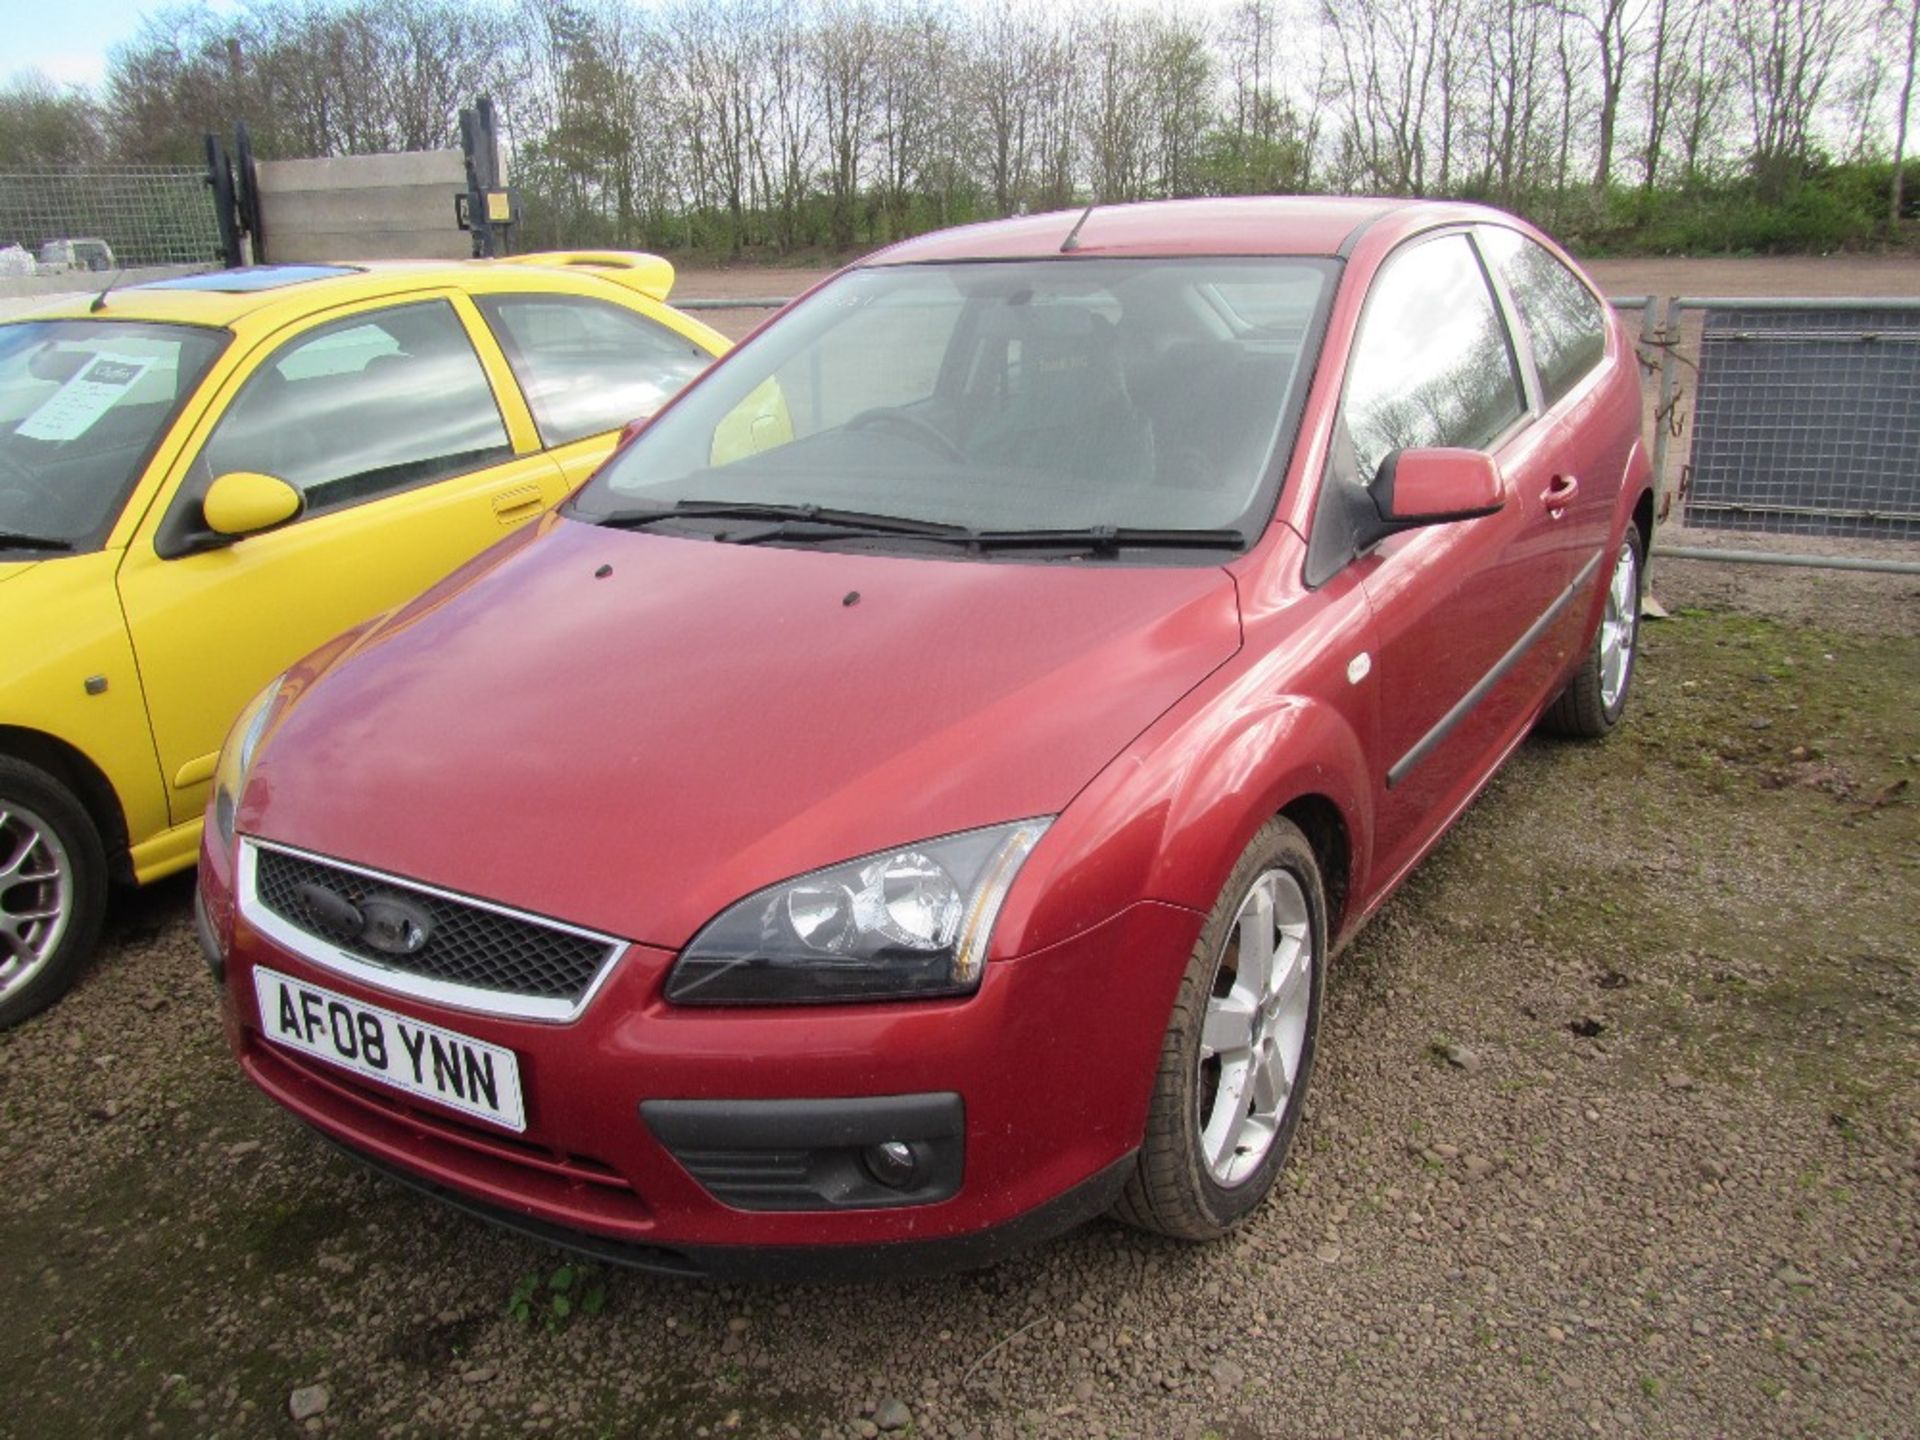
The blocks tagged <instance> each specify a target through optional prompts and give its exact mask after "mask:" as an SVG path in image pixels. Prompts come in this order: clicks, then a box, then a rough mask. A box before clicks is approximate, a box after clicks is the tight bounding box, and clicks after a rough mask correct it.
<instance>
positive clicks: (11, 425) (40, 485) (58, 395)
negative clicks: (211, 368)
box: [0, 320, 228, 560]
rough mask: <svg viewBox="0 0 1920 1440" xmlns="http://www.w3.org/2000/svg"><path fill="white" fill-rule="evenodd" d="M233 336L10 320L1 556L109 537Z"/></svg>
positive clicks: (2, 348) (3, 347)
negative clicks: (184, 406)
mask: <svg viewBox="0 0 1920 1440" xmlns="http://www.w3.org/2000/svg"><path fill="white" fill-rule="evenodd" d="M227 338H228V336H227V334H226V332H225V331H220V330H204V329H199V328H196V327H193V326H186V325H153V324H142V323H139V322H134V321H120V320H28V321H22V322H18V323H15V324H11V325H0V556H4V557H5V558H7V559H9V560H12V559H18V558H20V552H25V551H28V550H41V551H59V550H80V549H88V548H91V547H92V546H94V545H96V544H98V543H99V541H100V540H101V539H103V538H104V537H105V534H106V532H107V531H108V530H109V529H111V528H112V525H113V521H114V519H115V517H116V516H117V515H118V514H119V512H120V507H121V505H122V504H124V503H125V501H126V498H127V493H128V492H129V491H130V490H131V489H132V488H133V484H134V481H135V480H137V479H138V478H139V475H140V471H141V468H142V467H143V466H144V465H145V464H146V461H147V457H148V456H149V455H151V454H152V453H153V448H154V446H155V445H156V444H157V443H158V442H159V439H160V436H161V435H162V434H163V433H165V430H166V427H167V425H168V424H169V423H170V422H171V421H172V419H173V416H174V415H175V413H176V412H177V411H178V410H179V408H180V405H181V403H182V402H183V401H184V400H185V399H186V397H187V396H188V395H189V394H191V393H192V391H193V388H194V387H195V386H196V385H198V384H199V383H200V377H201V376H202V375H204V374H205V373H206V370H207V366H208V365H210V364H211V363H212V362H213V358H214V356H216V355H218V354H219V353H220V350H221V348H222V347H223V346H224V345H225V343H226V341H227ZM36 542H37V543H36Z"/></svg>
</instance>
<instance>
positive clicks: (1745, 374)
mask: <svg viewBox="0 0 1920 1440" xmlns="http://www.w3.org/2000/svg"><path fill="white" fill-rule="evenodd" d="M1685 303H1686V302H1684V301H1683V302H1682V304H1685ZM1685 510H1686V523H1687V524H1689V525H1698V526H1706V527H1710V528H1715V529H1727V530H1765V531H1773V532H1778V533H1788V534H1802V535H1842V536H1873V537H1878V538H1882V539H1911V538H1915V537H1920V309H1911V308H1906V307H1902V308H1898V309H1893V308H1886V309H1882V308H1868V307H1862V308H1858V309H1842V308H1838V307H1829V306H1823V307H1821V308H1819V309H1794V308H1787V307H1780V306H1775V307H1769V306H1768V305H1767V304H1766V303H1765V302H1764V301H1756V302H1754V304H1753V305H1752V307H1750V308H1727V309H1718V308H1716V309H1713V310H1709V311H1708V312H1707V315H1706V323H1705V327H1704V329H1703V331H1702V334H1701V340H1700V376H1699V382H1698V387H1697V390H1696V397H1695V408H1694V433H1693V460H1692V465H1691V466H1690V473H1689V476H1688V481H1687V486H1686V500H1685Z"/></svg>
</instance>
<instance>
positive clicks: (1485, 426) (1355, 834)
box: [198, 199, 1653, 1275]
mask: <svg viewBox="0 0 1920 1440" xmlns="http://www.w3.org/2000/svg"><path fill="white" fill-rule="evenodd" d="M1639 421H1640V394H1639V388H1638V384H1637V378H1636V372H1635V364H1634V359H1633V355H1632V353H1631V351H1630V349H1629V347H1628V344H1627V341H1626V338H1625V336H1624V334H1623V332H1622V330H1621V328H1620V326H1619V324H1618V322H1617V321H1615V320H1614V319H1613V317H1612V316H1611V313H1610V312H1609V310H1608V309H1607V307H1606V305H1605V304H1604V302H1603V301H1602V299H1601V297H1600V296H1599V295H1598V294H1597V293H1596V292H1595V291H1594V289H1593V287H1592V286H1591V284H1590V283H1589V282H1588V281H1587V280H1585V279H1584V278H1583V277H1582V276H1581V275H1580V273H1579V271H1578V270H1577V269H1575V268H1574V267H1573V266H1572V264H1571V263H1570V262H1569V261H1568V260H1567V258H1566V257H1565V256H1564V255H1563V254H1562V253H1561V252H1560V251H1559V250H1557V249H1556V248H1554V247H1553V246H1552V245H1551V244H1550V243H1548V242H1547V241H1545V240H1544V239H1542V238H1541V237H1540V236H1539V235H1538V234H1536V233H1535V232H1534V231H1532V230H1531V229H1529V228H1528V227H1526V226H1525V225H1523V224H1521V223H1519V222H1517V221H1515V220H1513V219H1511V218H1510V217H1508V216H1505V215H1501V214H1497V213H1495V212H1492V211H1487V210H1482V209H1477V208H1472V207H1464V206H1454V205H1434V204H1402V203H1393V202H1385V201H1372V200H1312V201H1306V200H1279V199H1267V200H1229V201H1199V202H1190V203H1179V204H1167V205H1144V206H1134V207H1124V208H1111V209H1094V210H1091V211H1089V212H1087V213H1086V214H1084V215H1072V214H1069V215H1046V216H1036V217H1032V218H1025V219H1019V220H1011V221H1007V222H1004V223H1000V224H993V225H984V226H978V227H974V228H970V229H964V230H957V231H950V232H947V233H943V234H938V235H933V236H929V237H926V238H924V239H921V240H916V241H912V242H909V243H907V244H904V245H901V246H898V247H896V248H894V249H892V250H889V251H886V252H884V253H883V254H881V255H878V256H876V257H874V258H872V259H870V260H868V261H865V262H862V263H861V264H859V265H857V266H855V267H853V268H852V269H849V270H847V271H844V272H842V273H841V274H839V275H837V276H836V277H834V278H833V279H831V280H829V281H827V282H826V283H825V284H823V285H821V286H820V287H819V288H818V289H816V290H814V291H813V292H812V293H811V294H809V295H808V296H806V297H805V298H804V299H803V300H801V301H800V302H799V303H797V304H795V305H793V306H792V307H790V308H789V309H788V310H787V311H786V312H784V313H783V314H782V315H780V316H779V318H778V319H776V320H775V321H774V322H773V323H771V324H770V325H768V326H767V327H766V328H765V329H764V330H763V331H762V332H761V333H760V334H758V335H757V336H756V337H755V338H754V339H753V340H751V341H750V342H749V343H747V344H746V345H744V346H742V347H741V348H740V349H738V350H736V351H735V352H734V353H733V354H732V355H731V356H729V357H728V358H727V359H726V360H724V361H722V362H721V363H720V364H718V365H717V366H715V367H714V368H713V369H712V370H711V371H709V372H708V374H707V375H706V376H705V377H704V378H703V379H701V380H699V381H698V382H696V383H695V384H694V385H693V386H691V387H690V388H689V389H688V390H686V391H685V392H684V393H683V394H682V395H681V396H680V398H679V399H678V400H677V401H676V402H675V403H674V404H672V405H671V406H670V407H669V408H667V409H666V410H665V411H663V412H662V413H661V414H660V415H659V416H658V417H657V418H656V419H655V420H654V421H653V423H652V424H651V425H650V426H648V427H647V429H646V430H645V431H643V432H642V433H641V434H639V435H638V436H637V437H636V438H635V439H634V440H633V441H632V442H631V443H629V444H628V445H627V446H626V447H625V448H624V449H622V450H621V451H619V452H618V453H616V455H615V456H614V457H613V458H612V459H611V460H610V461H609V462H608V463H607V464H606V466H605V467H604V468H603V469H602V470H601V472H600V473H599V474H598V476H597V477H596V478H595V479H593V480H592V481H591V482H589V483H588V484H587V486H586V487H585V488H584V489H582V490H581V491H580V492H579V493H578V494H577V495H576V496H575V497H574V499H573V500H572V501H571V502H569V504H568V505H567V506H566V507H565V508H564V510H563V511H561V512H560V513H557V514H555V515H553V516H550V517H548V519H547V520H546V521H545V522H543V523H542V524H540V525H539V526H537V527H531V528H530V529H529V530H527V531H525V532H523V533H521V534H519V535H517V536H515V537H513V538H511V539H509V540H507V541H506V542H504V543H503V544H501V545H500V546H498V547H497V548H495V549H494V550H492V551H490V552H488V553H487V554H486V555H484V556H482V557H481V558H480V559H478V560H476V561H474V562H473V563H471V564H470V565H468V566H467V567H466V568H465V569H464V570H462V571H460V572H458V573H456V574H455V575H454V576H452V577H451V578H450V579H448V580H447V581H446V582H444V583H443V584H441V585H440V586H438V587H437V588H435V589H434V590H432V591H430V592H429V593H428V594H426V595H425V596H423V597H422V598H421V599H419V600H417V601H415V602H414V603H412V604H411V605H408V606H406V607H404V608H402V609H401V610H399V611H396V612H394V613H393V614H391V615H389V616H387V617H385V618H384V619H382V620H380V621H378V622H376V623H374V624H372V625H370V626H368V627H365V628H363V629H361V630H359V631H356V632H352V633H350V634H348V635H346V636H343V637H342V638H341V639H339V640H338V641H336V642H335V643H333V644H332V645H330V646H328V647H326V648H325V649H323V650H321V651H320V652H318V653H317V654H315V655H313V656H311V657H309V658H308V659H307V660H306V661H305V662H303V663H302V664H300V665H299V666H297V667H295V668H294V669H293V670H292V671H290V672H288V674H287V675H286V676H284V677H283V678H282V680H281V681H280V682H277V683H276V684H275V685H274V686H273V687H271V688H270V689H269V690H268V691H267V692H266V693H265V694H263V695H262V696H261V697H260V698H259V699H258V700H257V701H256V702H255V703H254V705H253V706H252V707H250V709H249V710H248V711H247V712H246V713H245V714H244V715H243V716H242V717H241V720H240V722H239V724H238V725H237V726H236V728H235V731H234V734H233V736H232V738H231V739H230V740H229V742H228V745H227V749H226V752H225V754H224V755H223V757H222V760H221V765H220V770H219V774H218V776H217V784H216V795H215V799H214V802H213V808H212V811H211V813H210V815H209V819H208V824H207V830H206V842H205V849H204V853H203V855H202V862H201V867H200V876H201V889H200V906H199V915H198V919H199V921H200V928H201V932H202V940H203V942H204V943H205V945H206V946H207V948H208V952H209V958H210V960H211V962H212V964H213V967H214V970H215V973H216V974H217V975H218V976H219V977H220V979H221V981H222V983H223V985H224V987H225V1009H226V1025H227V1032H228V1036H229V1039H230V1040H231V1043H232V1046H233V1049H234V1052H235V1054H236V1055H237V1056H238V1057H239V1060H240V1063H241V1065H242V1066H243V1067H244V1068H245V1070H246V1073H247V1074H248V1075H249V1076H250V1077H251V1078H252V1079H253V1080H254V1082H255V1083H256V1084H258V1085H259V1086H260V1087H261V1088H262V1089H263V1090H265V1091H266V1092H267V1093H268V1094H269V1095H271V1096H272V1097H273V1098H274V1099H275V1100H277V1101H279V1102H280V1103H281V1104H282V1105H284V1106H286V1107H287V1108H288V1109H290V1110H291V1111H293V1112H294V1113H295V1114H296V1115H298V1116H299V1117H300V1118H301V1119H303V1120H305V1121H307V1122H308V1123H309V1124H311V1125H312V1126H314V1127H315V1128H316V1129H318V1130H320V1131H321V1132H322V1133H323V1134H325V1135H327V1136H329V1137H331V1138H332V1139H334V1140H337V1141H338V1142H340V1143H341V1144H342V1145H344V1146H346V1147H347V1148H349V1149H350V1150H352V1151H355V1152H357V1153H358V1154H359V1155H361V1156H362V1157H364V1158H366V1159H368V1160H370V1161H372V1162H374V1163H375V1164H376V1165H378V1166H381V1167H383V1168H385V1169H386V1170H388V1171H390V1172H391V1173H393V1174H394V1175H396V1176H398V1177H400V1178H401V1179H404V1180H407V1181H410V1182H412V1183H413V1184H415V1185H418V1186H421V1187H423V1188H426V1189H428V1190H430V1191H432V1192H433V1193H436V1194H438V1195H441V1196H443V1197H444V1198H446V1199H448V1200H450V1201H452V1202H454V1203H455V1204H458V1205H461V1206H464V1207H466V1208H468V1209H471V1210H474V1211H477V1212H479V1213H482V1214H485V1215H487V1216H490V1217H492V1218H494V1219H497V1220H500V1221H503V1222H505V1223H508V1224H511V1225H514V1226H517V1227H519V1228H521V1229H524V1230H527V1231H530V1232H533V1233H535V1234H538V1235H541V1236H544V1237H547V1238H550V1239H554V1240H558V1241H561V1242H562V1243H566V1244H570V1245H574V1246H576V1247H581V1248H585V1249H588V1250H590V1251H594V1252H596V1253H599V1254H602V1255H604V1256H606V1257H608V1258H615V1259H622V1260H626V1261H630V1262H632V1263H636V1264H640V1265H644V1266H650V1267H654V1268H658V1269H665V1270H674V1271H683V1272H688V1273H708V1274H758V1275H779V1274H800V1273H811V1274H823V1273H856V1274H857V1273H862V1272H863V1271H866V1270H869V1269H870V1270H871V1271H872V1273H887V1274H894V1273H899V1271H900V1269H901V1268H902V1267H903V1266H908V1265H913V1266H927V1265H931V1266H945V1265H954V1264H965V1263H973V1262H978V1261H980V1260H985V1259H991V1258H993V1257H995V1256H997V1255H999V1254H1002V1253H1004V1252H1005V1251H1006V1250H1007V1249H1009V1248H1011V1247H1012V1246H1014V1245H1017V1244H1020V1243H1023V1242H1026V1241H1030V1240H1032V1239H1035V1238H1037V1237H1040V1236H1043V1235H1046V1234H1048V1233H1051V1232H1054V1231H1057V1230H1059V1229H1061V1228H1064V1227H1066V1226H1068V1225H1071V1224H1073V1223H1075V1222H1077V1221H1079V1220H1082V1219H1084V1218H1086V1217H1088V1216H1091V1215H1095V1214H1098V1213H1100V1212H1103V1211H1112V1212H1114V1213H1116V1214H1118V1215H1119V1216H1120V1217H1121V1218H1123V1219H1125V1220H1128V1221H1130V1222H1132V1223H1134V1224H1137V1225H1142V1226H1145V1227H1148V1228H1150V1229H1153V1230H1157V1231H1160V1232H1163V1233H1166V1234H1170V1235H1175V1236H1181V1237H1185V1238H1189V1239H1196V1240H1201V1239H1207V1238H1210V1237H1213V1236H1217V1235H1220V1234H1222V1233H1223V1232H1225V1231H1226V1230H1228V1229H1230V1228H1231V1227H1232V1226H1234V1225H1235V1224H1236V1223H1238V1222H1239V1221H1241V1220H1242V1219H1244V1218H1245V1217H1246V1216H1247V1215H1248V1214H1249V1213H1250V1212H1251V1211H1252V1210H1253V1209H1254V1207H1256V1206H1257V1205H1258V1204H1259V1203H1260V1202H1261V1200H1262V1199H1263V1198H1264V1197H1265V1195H1266V1194H1267V1192H1268V1191H1269V1190H1270V1189H1271V1188H1272V1186H1273V1183H1274V1177H1275V1174H1276V1172H1277V1171H1278V1169H1279V1167H1280V1165H1281V1163H1282V1161H1283V1160H1284V1158H1285V1155H1286V1152H1287V1148H1288V1145H1289V1142H1290V1140H1291V1137H1292V1134H1293V1131H1294V1129H1295V1127H1296V1125H1297V1124H1298V1121H1299V1118H1300V1111H1301V1105H1302V1099H1303V1096H1304V1094H1305V1091H1306V1085H1307V1079H1308V1075H1309V1073H1310V1071H1311V1069H1312V1066H1313V1056H1314V1041H1315V1034H1316V1030H1317V1028H1318V1022H1319V1013H1320V1004H1321V992H1322V985H1323V981H1324V976H1325V973H1326V966H1327V962H1328V959H1329V957H1330V956H1331V955H1332V954H1333V953H1334V952H1335V951H1337V950H1338V949H1339V947H1340V946H1341V944H1342V943H1343V942H1345V941H1346V940H1347V939H1348V938H1349V937H1350V936H1352V935H1353V934H1354V932H1355V931H1356V930H1357V929H1358V928H1359V927H1360V925H1361V924H1362V923H1363V922H1364V921H1365V920H1366V919H1367V917H1368V916H1369V915H1370V914H1372V913H1373V912H1374V911H1375V910H1376V909H1377V908H1378V907H1379V906H1380V904H1381V903H1382V901H1383V900H1384V899H1385V898H1386V896H1387V895H1388V894H1389V893H1390V892H1391V891H1392V889H1393V887H1394V885H1395V883H1396V882H1397V881H1398V880H1399V879H1400V878H1401V877H1402V876H1403V875H1405V874H1406V872H1407V871H1408V869H1409V868H1410V867H1411V866H1412V865H1413V864H1414V863H1415V862H1416V861H1417V860H1418V859H1419V858H1420V856H1421V855H1422V854H1423V853H1424V852H1425V851H1426V850H1427V849H1428V848H1429V847H1431V846H1432V845H1433V844H1434V842H1435V841H1436V840H1437V839H1438V838H1439V837H1440V835H1441V834H1442V833H1443V832H1444V831H1445V830H1446V828H1447V826H1448V824H1449V823H1450V822H1451V821H1452V820H1453V819H1454V817H1455V816H1457V815H1458V814H1459V813H1460V811H1461V810H1462V809H1463V808H1464V807H1465V806H1466V805H1467V804H1468V803H1469V801H1471V799H1472V798H1473V796H1474V795H1475V793H1476V792H1477V791H1478V790H1479V789H1480V788H1481V787H1482V786H1483V785H1484V784H1485V783H1486V782H1487V779H1488V777H1489V776H1490V775H1491V774H1492V773H1493V772H1494V770H1495V769H1496V767H1498V766H1499V764H1500V763H1501V761H1502V760H1503V759H1504V758H1505V757H1506V756H1507V754H1508V753H1509V752H1510V751H1511V750H1512V749H1513V748H1514V746H1516V745H1517V744H1518V743H1519V742H1520V741H1521V739H1522V738H1523V737H1524V736H1525V735H1526V734H1527V733H1528V731H1529V730H1530V729H1531V728H1532V727H1533V726H1534V725H1535V724H1536V722H1540V721H1542V720H1543V719H1544V720H1545V721H1546V722H1548V723H1549V724H1551V725H1552V726H1553V727H1554V728H1557V729H1560V730H1562V731H1568V732H1572V733H1575V734H1579V735H1587V736H1598V735H1602V734H1604V733H1605V732H1606V731H1607V730H1608V729H1610V728H1611V727H1612V726H1613V725H1614V723H1615V722H1616V721H1617V720H1618V718H1619V716H1620V714H1621V712H1622V710H1623V708H1624V706H1625V704H1626V699H1627V689H1628V683H1629V680H1630V678H1631V675H1632V666H1633V656H1634V645H1635V639H1636V631H1637V625H1638V618H1639V597H1640V591H1641V572H1642V565H1643V561H1644V557H1645V555H1646V547H1647V543H1648V539H1649V536H1650V532H1651V527H1652V523H1653V494H1652V481H1651V476H1650V473H1649V466H1648V463H1647V460H1646V457H1645V455H1644V453H1643V450H1642V447H1641V444H1640V441H1639V438H1638V432H1639Z"/></svg>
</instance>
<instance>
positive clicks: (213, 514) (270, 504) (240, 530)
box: [200, 470, 306, 537]
mask: <svg viewBox="0 0 1920 1440" xmlns="http://www.w3.org/2000/svg"><path fill="white" fill-rule="evenodd" d="M305 504H306V499H305V497H304V496H302V495H301V493H300V492H299V491H298V490H296V489H294V488H293V486H291V485H289V484H288V483H287V482H286V481H284V480H281V479H279V478H278V477H276V476H273V475H260V474H257V473H255V472H253V471H251V470H230V471H228V472H227V473H226V474H225V475H222V476H220V477H219V478H218V479H217V480H215V481H214V482H213V484H211V485H209V486H208V487H207V494H206V498H205V499H203V500H202V501H201V502H200V510H201V513H202V514H203V515H204V516H205V517H206V521H207V528H208V529H209V530H211V531H213V532H214V533H215V534H216V535H229V536H234V537H238V536H241V535H251V534H253V533H254V532H255V531H257V530H267V529H271V528H272V527H273V526H275V525H279V524H283V523H284V522H286V521H288V520H291V519H293V518H294V516H296V515H298V514H299V513H300V511H301V508H302V507H303V506H304V505H305Z"/></svg>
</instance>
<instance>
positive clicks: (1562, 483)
mask: <svg viewBox="0 0 1920 1440" xmlns="http://www.w3.org/2000/svg"><path fill="white" fill-rule="evenodd" d="M1579 493H1580V481H1579V480H1578V478H1576V477H1575V476H1572V475H1556V476H1554V477H1553V479H1552V480H1551V481H1550V482H1548V484H1547V488H1546V489H1544V490H1542V491H1541V492H1540V503H1541V504H1542V505H1544V506H1546V507H1547V509H1548V510H1550V511H1551V512H1552V513H1553V516H1554V518H1555V519H1556V520H1557V519H1559V518H1560V512H1561V511H1563V510H1565V509H1566V508H1567V504H1568V502H1569V501H1571V500H1572V499H1573V497H1574V496H1576V495H1578V494H1579Z"/></svg>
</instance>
